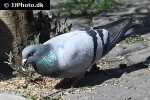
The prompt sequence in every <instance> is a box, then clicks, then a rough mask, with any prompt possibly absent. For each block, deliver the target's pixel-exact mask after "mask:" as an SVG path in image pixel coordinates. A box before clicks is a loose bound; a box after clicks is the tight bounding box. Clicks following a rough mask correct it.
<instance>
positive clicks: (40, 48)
mask: <svg viewBox="0 0 150 100" xmlns="http://www.w3.org/2000/svg"><path fill="white" fill-rule="evenodd" d="M56 63H57V62H56V55H55V54H54V52H53V51H52V48H51V46H50V45H30V46H28V47H26V48H25V49H24V50H23V51H22V67H21V68H22V70H24V71H25V67H26V66H27V65H28V64H31V65H32V66H33V68H34V69H35V71H37V72H38V73H40V74H47V73H48V74H49V73H50V72H52V71H53V69H54V68H55V67H54V66H55V65H56Z"/></svg>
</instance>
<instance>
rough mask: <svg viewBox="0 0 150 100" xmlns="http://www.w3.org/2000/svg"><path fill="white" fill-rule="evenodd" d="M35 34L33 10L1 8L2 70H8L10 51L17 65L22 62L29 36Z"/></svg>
mask: <svg viewBox="0 0 150 100" xmlns="http://www.w3.org/2000/svg"><path fill="white" fill-rule="evenodd" d="M33 35H35V26H34V18H33V12H32V11H30V10H0V70H1V69H3V70H7V68H8V67H6V66H7V64H4V61H7V59H8V56H7V55H6V54H5V53H9V52H10V51H12V52H13V54H14V63H15V65H17V66H18V65H20V64H21V52H22V50H23V48H24V47H25V46H26V45H27V40H28V39H29V37H31V36H33Z"/></svg>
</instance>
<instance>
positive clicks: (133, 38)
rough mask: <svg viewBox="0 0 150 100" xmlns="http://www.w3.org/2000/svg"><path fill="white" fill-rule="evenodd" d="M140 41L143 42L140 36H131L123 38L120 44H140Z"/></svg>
mask: <svg viewBox="0 0 150 100" xmlns="http://www.w3.org/2000/svg"><path fill="white" fill-rule="evenodd" d="M140 41H143V38H142V37H141V36H140V35H137V34H133V35H131V36H130V37H128V38H125V39H124V40H122V41H121V42H120V44H123V43H127V44H132V43H137V42H140Z"/></svg>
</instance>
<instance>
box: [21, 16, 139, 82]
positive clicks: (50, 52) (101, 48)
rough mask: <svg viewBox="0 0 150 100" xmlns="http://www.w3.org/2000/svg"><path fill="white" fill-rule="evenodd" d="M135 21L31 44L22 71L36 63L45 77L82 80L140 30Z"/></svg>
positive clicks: (88, 29)
mask: <svg viewBox="0 0 150 100" xmlns="http://www.w3.org/2000/svg"><path fill="white" fill-rule="evenodd" d="M132 22H133V19H132V18H123V19H121V20H119V21H116V22H113V23H111V24H108V25H104V26H100V27H94V28H92V27H89V28H85V29H84V28H81V29H79V30H75V31H71V32H69V33H65V34H62V35H59V36H56V37H54V38H52V39H50V40H48V41H47V42H45V43H43V44H36V45H30V46H28V47H26V48H25V49H24V50H23V51H22V58H23V59H22V69H24V68H25V67H26V66H27V64H32V66H33V68H34V69H35V71H37V73H39V74H41V75H44V76H49V77H54V78H73V77H77V80H78V79H80V78H82V77H83V76H84V75H85V72H86V71H89V70H90V69H91V67H92V66H93V64H95V63H96V62H97V61H98V60H100V59H101V58H102V57H103V56H105V55H106V54H107V53H108V52H109V51H110V50H111V49H112V48H113V47H114V46H115V45H116V44H117V43H118V42H119V41H120V40H122V38H123V37H125V36H128V35H130V34H131V33H132V32H133V31H134V30H135V29H137V28H139V27H140V25H138V24H133V23H132Z"/></svg>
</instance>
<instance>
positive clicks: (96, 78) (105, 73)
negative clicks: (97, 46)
mask: <svg viewBox="0 0 150 100" xmlns="http://www.w3.org/2000/svg"><path fill="white" fill-rule="evenodd" d="M149 58H150V57H149ZM147 60H149V59H147ZM147 60H146V61H145V62H147ZM145 68H147V66H146V65H145V63H144V62H141V63H137V64H134V65H131V66H127V65H126V64H120V66H119V68H113V69H106V70H99V68H98V67H97V66H96V64H95V66H93V68H92V69H91V71H90V72H87V73H86V75H85V77H84V78H83V79H81V80H80V81H79V83H78V84H77V86H76V88H80V87H88V86H95V85H100V84H102V83H103V82H104V81H107V80H109V79H113V78H120V77H121V76H122V75H123V74H125V73H130V72H134V71H137V70H140V69H145ZM61 82H63V80H62V81H61ZM61 82H60V83H61ZM69 82H70V81H69ZM66 84H67V83H66ZM67 85H68V84H67ZM70 87H71V86H67V87H63V88H65V89H67V88H70ZM59 88H62V87H57V89H59Z"/></svg>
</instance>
